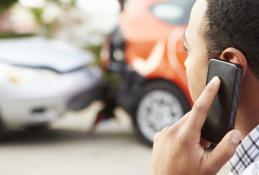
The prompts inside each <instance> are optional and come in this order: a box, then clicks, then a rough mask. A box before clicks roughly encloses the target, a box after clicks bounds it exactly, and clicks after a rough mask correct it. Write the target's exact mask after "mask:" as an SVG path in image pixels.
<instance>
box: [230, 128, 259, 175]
mask: <svg viewBox="0 0 259 175" xmlns="http://www.w3.org/2000/svg"><path fill="white" fill-rule="evenodd" d="M258 162H259V125H257V127H256V128H254V129H253V130H252V131H251V132H250V133H249V134H248V135H247V136H246V137H245V139H244V140H243V141H242V142H241V144H240V145H239V146H238V147H237V150H236V153H235V155H234V156H233V157H232V158H231V160H230V161H229V164H230V170H231V172H232V174H233V175H239V174H242V173H243V172H244V171H245V170H246V169H247V168H248V167H249V166H250V165H256V166H257V165H258ZM255 163H256V164H255Z"/></svg>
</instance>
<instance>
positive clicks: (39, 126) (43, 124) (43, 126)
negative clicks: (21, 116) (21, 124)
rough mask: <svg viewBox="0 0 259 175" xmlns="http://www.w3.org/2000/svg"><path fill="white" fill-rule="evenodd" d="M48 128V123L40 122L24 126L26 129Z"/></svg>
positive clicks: (39, 129) (40, 129)
mask: <svg viewBox="0 0 259 175" xmlns="http://www.w3.org/2000/svg"><path fill="white" fill-rule="evenodd" d="M47 129H49V123H40V124H35V125H30V126H27V127H26V130H27V131H44V130H47Z"/></svg>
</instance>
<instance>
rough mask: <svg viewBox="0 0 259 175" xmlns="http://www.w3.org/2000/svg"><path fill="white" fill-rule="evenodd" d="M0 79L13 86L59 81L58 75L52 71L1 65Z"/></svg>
mask: <svg viewBox="0 0 259 175" xmlns="http://www.w3.org/2000/svg"><path fill="white" fill-rule="evenodd" d="M0 77H1V78H2V79H5V80H7V81H8V82H10V83H12V84H23V83H37V82H43V83H45V82H50V81H56V80H57V79H58V75H57V73H55V72H53V71H50V70H43V69H33V68H27V67H18V66H12V65H8V64H0Z"/></svg>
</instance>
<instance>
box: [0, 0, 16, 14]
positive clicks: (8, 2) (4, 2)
mask: <svg viewBox="0 0 259 175" xmlns="http://www.w3.org/2000/svg"><path fill="white" fill-rule="evenodd" d="M17 1H18V0H0V13H2V12H4V11H5V10H7V9H8V8H9V7H11V6H12V5H13V4H14V3H16V2H17Z"/></svg>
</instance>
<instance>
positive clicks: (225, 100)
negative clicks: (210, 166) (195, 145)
mask: <svg viewBox="0 0 259 175" xmlns="http://www.w3.org/2000/svg"><path fill="white" fill-rule="evenodd" d="M242 74H243V70H242V67H241V66H240V65H237V64H232V63H229V62H225V61H222V60H219V59H211V60H210V62H209V69H208V76H207V83H209V81H210V80H211V79H212V78H213V77H215V76H218V77H219V78H220V80H221V84H220V89H219V92H218V94H217V95H216V97H215V99H214V101H213V103H212V105H211V107H210V109H209V111H208V116H207V119H206V121H205V123H204V125H203V128H202V131H201V137H202V138H203V139H205V140H207V141H209V142H211V143H212V144H213V145H217V144H218V143H219V142H220V141H221V139H222V138H223V137H224V136H225V135H226V133H227V132H228V131H230V130H232V129H233V128H234V125H235V118H236V111H237V107H238V101H239V91H240V84H241V79H242Z"/></svg>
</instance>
